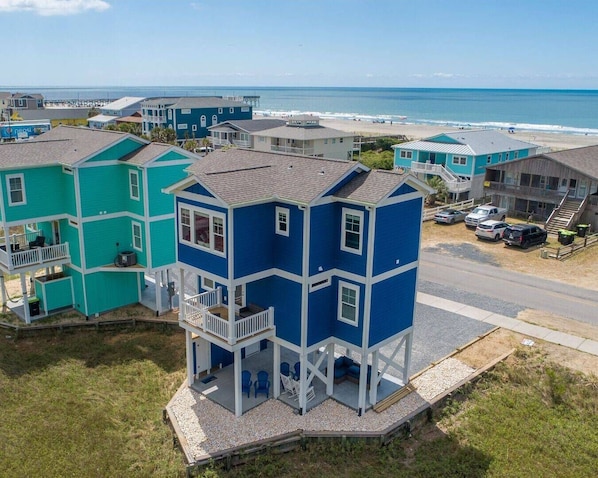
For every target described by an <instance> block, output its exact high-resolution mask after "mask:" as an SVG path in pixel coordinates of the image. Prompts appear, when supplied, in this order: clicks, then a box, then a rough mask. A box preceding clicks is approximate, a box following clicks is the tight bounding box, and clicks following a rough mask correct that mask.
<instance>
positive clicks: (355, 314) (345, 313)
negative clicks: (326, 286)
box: [338, 280, 359, 327]
mask: <svg viewBox="0 0 598 478" xmlns="http://www.w3.org/2000/svg"><path fill="white" fill-rule="evenodd" d="M338 320H340V321H341V322H345V323H347V324H350V325H354V326H356V327H357V325H358V324H359V286H356V285H353V284H349V283H348V282H344V281H340V280H339V281H338Z"/></svg>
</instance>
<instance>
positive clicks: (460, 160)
mask: <svg viewBox="0 0 598 478" xmlns="http://www.w3.org/2000/svg"><path fill="white" fill-rule="evenodd" d="M453 164H461V165H465V164H467V156H453Z"/></svg>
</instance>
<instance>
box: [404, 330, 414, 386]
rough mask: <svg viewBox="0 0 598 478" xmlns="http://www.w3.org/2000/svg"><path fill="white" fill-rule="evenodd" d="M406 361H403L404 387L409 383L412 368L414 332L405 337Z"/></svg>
mask: <svg viewBox="0 0 598 478" xmlns="http://www.w3.org/2000/svg"><path fill="white" fill-rule="evenodd" d="M405 339H406V340H405V360H404V361H403V385H407V384H408V383H409V369H410V368H411V347H412V345H413V331H411V332H409V333H408V334H407V337H405Z"/></svg>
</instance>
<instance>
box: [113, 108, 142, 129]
mask: <svg viewBox="0 0 598 478" xmlns="http://www.w3.org/2000/svg"><path fill="white" fill-rule="evenodd" d="M122 123H129V124H136V125H139V130H141V123H142V120H141V112H140V111H137V112H135V113H133V114H131V115H129V116H123V117H120V118H116V124H122Z"/></svg>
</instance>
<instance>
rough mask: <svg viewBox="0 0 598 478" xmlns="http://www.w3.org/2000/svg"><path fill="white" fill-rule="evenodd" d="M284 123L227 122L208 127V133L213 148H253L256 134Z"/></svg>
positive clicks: (268, 119)
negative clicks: (232, 146)
mask: <svg viewBox="0 0 598 478" xmlns="http://www.w3.org/2000/svg"><path fill="white" fill-rule="evenodd" d="M286 123H287V122H286V121H285V120H282V119H273V118H264V119H247V120H229V121H224V122H222V123H218V124H217V125H215V126H210V127H209V128H208V131H209V132H210V141H211V142H212V146H214V148H218V147H221V146H231V145H234V146H239V147H240V148H253V142H254V138H255V136H254V135H255V134H256V133H259V132H260V131H264V130H270V129H272V128H278V127H279V126H284V125H285V124H286Z"/></svg>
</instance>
